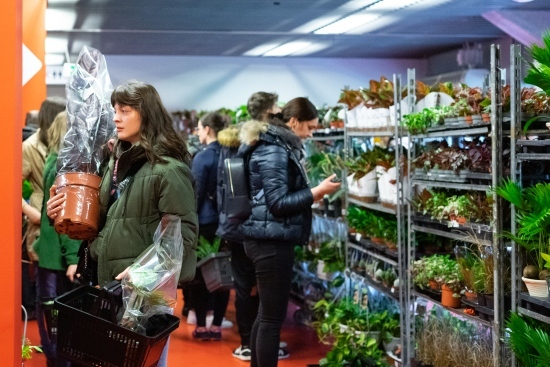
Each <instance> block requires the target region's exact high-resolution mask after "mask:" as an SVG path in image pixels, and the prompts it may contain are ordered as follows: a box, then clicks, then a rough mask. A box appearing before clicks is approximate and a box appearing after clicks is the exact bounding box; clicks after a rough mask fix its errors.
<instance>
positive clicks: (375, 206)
mask: <svg viewBox="0 0 550 367" xmlns="http://www.w3.org/2000/svg"><path fill="white" fill-rule="evenodd" d="M348 202H349V203H351V204H354V205H357V206H359V207H362V208H366V209H372V210H377V211H379V212H384V213H388V214H394V215H395V214H396V210H395V209H394V208H388V207H385V206H383V205H382V204H381V203H366V202H364V201H361V200H357V199H354V198H351V197H348Z"/></svg>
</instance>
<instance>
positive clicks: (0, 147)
mask: <svg viewBox="0 0 550 367" xmlns="http://www.w3.org/2000/svg"><path fill="white" fill-rule="evenodd" d="M25 1H26V0H25ZM21 3H22V0H10V1H0V14H2V21H1V22H0V34H1V35H2V36H1V37H0V49H1V50H2V57H0V96H2V98H0V111H2V127H1V128H0V158H1V160H2V169H3V172H5V173H6V174H5V175H4V178H3V180H2V190H0V203H2V210H0V233H1V234H2V256H0V269H1V271H2V295H1V296H0V330H1V331H2V342H1V343H0V358H1V362H0V365H2V366H21V336H22V327H21V199H19V198H20V197H21V124H22V123H21V89H22V88H21V84H22V83H21V79H22V76H21V27H22V25H21Z"/></svg>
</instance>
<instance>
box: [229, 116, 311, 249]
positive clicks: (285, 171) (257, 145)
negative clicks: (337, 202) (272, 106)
mask: <svg viewBox="0 0 550 367" xmlns="http://www.w3.org/2000/svg"><path fill="white" fill-rule="evenodd" d="M239 137H240V140H241V143H242V144H243V145H242V146H241V148H240V149H239V155H241V156H243V157H245V159H249V163H248V170H249V190H250V194H251V196H252V197H258V196H260V195H258V193H260V192H261V191H262V190H263V195H261V197H260V198H259V200H257V203H255V204H253V206H252V214H251V216H250V217H249V218H248V219H247V220H245V221H244V223H243V224H242V226H241V228H242V231H243V234H244V235H245V236H246V237H248V238H253V239H256V240H273V241H282V242H287V243H289V244H300V245H301V244H305V243H307V242H308V240H309V233H310V231H311V205H312V204H313V195H312V194H311V190H310V188H309V184H308V181H307V176H306V173H305V170H304V168H303V166H302V164H301V163H300V160H301V159H302V144H301V141H300V138H299V137H298V136H296V135H295V134H294V133H293V132H292V131H291V130H290V129H289V128H288V127H286V126H285V125H284V124H281V125H280V126H275V125H269V124H267V123H263V122H258V121H249V122H247V123H245V124H244V125H243V126H242V128H241V132H240V134H239ZM247 155H250V156H249V157H247Z"/></svg>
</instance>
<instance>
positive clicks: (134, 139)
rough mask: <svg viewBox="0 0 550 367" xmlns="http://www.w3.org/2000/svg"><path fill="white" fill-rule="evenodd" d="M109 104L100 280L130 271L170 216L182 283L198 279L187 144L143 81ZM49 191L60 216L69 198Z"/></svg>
mask: <svg viewBox="0 0 550 367" xmlns="http://www.w3.org/2000/svg"><path fill="white" fill-rule="evenodd" d="M111 104H112V105H113V107H114V109H115V114H114V122H115V125H116V134H117V137H116V139H115V140H114V142H113V145H112V150H111V158H110V160H109V162H108V165H107V167H106V168H105V171H104V173H103V177H102V181H101V187H100V205H101V217H100V218H101V220H100V232H99V234H98V236H97V237H96V239H95V240H93V241H91V243H90V247H89V249H90V254H91V255H92V258H95V259H96V260H97V262H98V283H99V284H100V285H104V284H106V283H108V282H110V281H111V280H113V279H122V278H123V277H124V275H125V274H126V272H127V270H128V267H129V266H130V265H131V264H132V262H133V261H134V260H135V259H136V258H137V257H138V256H139V255H140V254H141V253H142V252H143V251H145V250H146V249H147V248H148V247H149V246H150V245H151V244H153V234H154V233H155V230H156V228H157V226H158V224H159V223H160V220H161V218H162V217H163V216H164V215H165V214H172V215H177V216H179V217H180V218H181V234H182V237H183V247H184V257H183V259H182V269H181V273H180V281H188V280H192V279H193V278H194V276H195V268H196V259H197V256H196V251H195V250H196V243H197V232H198V220H197V213H196V208H195V195H194V192H193V185H192V176H191V171H190V169H189V162H190V160H189V154H188V151H187V147H186V144H185V142H184V140H183V139H182V138H181V137H180V136H179V135H178V134H177V133H176V131H175V130H174V128H173V125H172V119H171V117H170V114H169V113H168V111H166V108H165V107H164V106H163V104H162V101H161V99H160V96H159V94H158V92H157V91H156V89H155V88H154V87H153V86H151V85H149V84H146V83H142V82H138V81H131V82H128V83H126V84H123V85H121V86H118V87H117V88H115V90H114V91H113V93H112V95H111ZM50 191H51V192H52V197H51V199H50V200H49V201H48V203H47V206H48V209H47V210H48V212H47V213H48V216H49V217H50V218H52V219H55V217H56V216H57V215H58V214H57V213H58V212H59V211H60V210H61V209H62V204H63V202H64V201H65V199H64V197H63V195H62V194H57V195H55V187H52V188H51V189H50ZM164 354H165V353H164ZM163 363H164V362H160V363H159V366H163V365H164V364H163Z"/></svg>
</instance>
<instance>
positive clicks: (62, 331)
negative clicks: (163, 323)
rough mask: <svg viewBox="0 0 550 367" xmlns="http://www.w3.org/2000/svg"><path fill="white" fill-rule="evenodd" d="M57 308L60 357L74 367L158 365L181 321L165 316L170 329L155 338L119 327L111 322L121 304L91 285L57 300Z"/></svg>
mask: <svg viewBox="0 0 550 367" xmlns="http://www.w3.org/2000/svg"><path fill="white" fill-rule="evenodd" d="M109 298H110V299H109ZM96 300H98V302H96ZM98 306H99V307H98ZM54 307H55V309H57V310H58V320H57V321H58V323H57V355H58V357H60V358H63V359H66V360H68V361H71V362H73V366H74V365H77V366H85V367H98V366H100V367H151V366H156V365H157V364H158V361H159V359H160V356H161V354H162V351H163V349H164V346H165V345H166V341H167V339H168V336H169V335H170V333H171V332H172V331H174V330H175V329H177V328H178V326H179V322H180V320H179V319H178V318H177V317H175V316H172V315H166V316H167V317H168V319H169V320H170V324H169V326H168V327H167V328H166V329H165V330H163V331H162V332H160V333H158V334H157V335H154V336H146V335H141V334H138V333H136V332H134V331H131V330H128V329H126V328H123V327H121V326H118V325H117V324H116V323H113V322H111V321H110V320H112V318H113V316H114V315H116V314H117V313H118V312H119V310H120V308H121V307H122V305H121V304H120V303H117V302H113V297H112V295H110V296H105V292H104V291H102V290H100V289H97V288H94V287H91V286H83V287H80V288H77V289H75V290H73V291H71V292H68V293H66V294H64V295H62V296H60V297H58V298H56V299H55V304H54Z"/></svg>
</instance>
